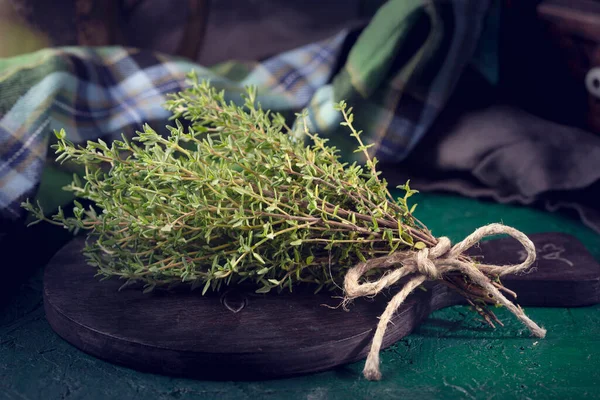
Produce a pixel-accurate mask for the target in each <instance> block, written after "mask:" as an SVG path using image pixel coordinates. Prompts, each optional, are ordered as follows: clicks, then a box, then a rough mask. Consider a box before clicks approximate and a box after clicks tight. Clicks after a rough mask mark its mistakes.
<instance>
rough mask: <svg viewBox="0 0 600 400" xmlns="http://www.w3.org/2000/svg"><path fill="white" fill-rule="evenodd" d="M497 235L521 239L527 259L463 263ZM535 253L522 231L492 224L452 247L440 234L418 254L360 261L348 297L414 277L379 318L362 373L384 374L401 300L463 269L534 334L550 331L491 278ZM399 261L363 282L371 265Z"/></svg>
mask: <svg viewBox="0 0 600 400" xmlns="http://www.w3.org/2000/svg"><path fill="white" fill-rule="evenodd" d="M498 234H507V235H509V236H512V237H513V238H515V239H516V240H518V241H519V242H520V243H521V244H522V245H523V247H524V248H525V251H526V253H527V257H526V259H525V261H523V262H522V263H520V264H515V265H491V264H474V263H473V262H465V261H464V260H465V258H464V257H462V258H461V256H462V255H463V253H464V252H465V251H466V250H467V249H469V248H470V247H472V246H474V245H475V244H476V243H478V242H479V241H480V240H481V239H483V238H484V237H486V236H492V235H498ZM535 255H536V253H535V246H534V245H533V243H532V242H531V240H529V238H528V237H527V236H525V235H524V234H523V233H522V232H520V231H518V230H516V229H514V228H511V227H509V226H504V225H501V224H490V225H487V226H484V227H481V228H479V229H476V230H475V232H473V233H472V234H471V235H469V236H467V237H466V238H465V239H464V240H463V241H462V242H459V243H457V244H456V245H454V246H452V244H451V242H450V239H448V238H447V237H440V238H438V239H437V243H436V244H435V245H434V246H433V247H431V248H423V249H421V250H419V251H417V252H416V253H415V252H412V251H405V252H396V253H393V254H390V255H388V256H383V257H378V258H375V259H372V260H368V261H365V262H361V263H359V264H357V265H356V266H354V267H353V268H351V269H350V270H349V271H348V273H347V274H346V277H345V278H344V291H345V292H346V300H347V301H348V300H352V299H354V298H357V297H362V296H375V295H376V294H377V293H379V292H381V291H382V290H383V289H385V288H387V287H390V286H392V285H393V284H395V283H396V282H398V281H399V280H400V279H402V278H403V277H405V276H408V275H412V277H411V279H409V280H408V281H407V282H406V283H405V284H404V286H403V287H402V289H401V290H400V291H399V292H398V293H397V294H396V295H395V296H394V297H393V298H392V299H391V300H390V302H389V303H388V305H387V307H386V309H385V311H384V312H383V314H381V316H380V318H379V323H378V324H377V330H376V331H375V335H374V336H373V342H372V343H371V349H370V351H369V355H368V356H367V361H366V363H365V368H364V370H363V374H364V376H365V377H366V378H367V379H369V380H379V379H381V372H380V371H379V350H380V349H381V344H382V342H383V337H384V334H385V330H386V328H387V325H388V323H389V321H390V320H391V318H392V316H393V314H394V313H395V312H396V310H397V309H398V308H399V307H400V306H401V305H402V303H403V302H404V300H405V299H406V297H407V296H408V295H409V294H410V293H411V292H412V291H413V290H414V289H415V288H417V287H418V286H419V285H421V284H422V283H423V282H425V281H426V280H439V279H442V278H443V276H444V274H447V273H449V272H454V271H459V272H461V273H463V274H464V275H466V276H468V277H469V278H470V280H471V281H473V282H474V283H475V284H477V285H479V286H481V287H482V288H483V289H485V290H486V291H487V292H488V293H489V294H490V295H491V296H492V298H493V299H494V300H495V301H496V302H497V303H498V304H501V305H503V306H505V307H506V308H507V309H508V310H509V311H511V312H512V313H513V314H514V315H515V316H516V317H517V318H518V319H519V320H520V321H521V322H522V323H523V324H524V325H525V326H527V328H529V330H530V331H531V332H532V333H533V335H535V336H537V337H540V338H543V337H544V336H545V335H546V330H545V329H543V328H541V327H539V326H538V325H537V324H536V323H535V322H533V321H532V320H531V319H529V317H527V316H526V315H525V313H524V312H523V310H522V309H521V307H518V306H516V305H515V304H513V303H512V302H511V301H509V300H508V299H507V298H506V297H505V296H504V295H503V294H502V293H501V292H500V291H499V290H498V288H496V286H494V285H493V284H492V281H491V279H490V278H489V276H502V275H506V274H514V273H517V272H524V271H525V270H527V269H528V268H529V267H530V266H531V264H533V262H534V261H535ZM398 265H399V267H397V268H395V269H392V270H391V271H389V272H387V273H385V274H383V276H381V277H380V278H379V279H378V280H376V281H373V282H363V283H360V282H359V281H360V278H361V277H362V276H363V275H364V274H365V273H366V272H367V271H369V270H371V269H376V268H377V269H387V268H391V267H394V266H398Z"/></svg>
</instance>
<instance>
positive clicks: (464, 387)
mask: <svg viewBox="0 0 600 400" xmlns="http://www.w3.org/2000/svg"><path fill="white" fill-rule="evenodd" d="M416 201H417V202H418V203H419V206H418V208H417V210H418V211H417V215H418V216H419V217H420V218H421V219H422V220H423V222H425V223H426V224H427V225H428V226H429V227H430V228H431V229H432V231H433V233H434V234H435V235H438V236H441V235H446V236H449V237H450V238H451V239H452V240H453V241H457V240H461V239H462V238H463V237H464V236H466V235H467V234H469V233H471V232H472V231H473V230H474V229H475V228H477V227H479V226H480V225H483V224H486V223H490V222H499V221H500V222H503V223H505V224H507V225H511V226H514V227H516V228H518V229H520V230H522V231H524V232H525V233H534V232H543V231H561V232H566V233H570V234H572V235H574V236H576V237H577V238H579V240H581V241H582V242H583V244H584V245H585V246H586V247H587V248H588V249H589V251H590V252H591V253H592V254H593V255H594V257H595V258H596V259H600V240H599V239H600V237H599V236H598V235H597V234H595V233H594V232H592V231H591V230H589V229H587V228H586V227H584V226H583V225H582V224H581V223H579V222H578V221H575V220H572V219H570V218H568V217H565V216H562V215H557V214H550V213H546V212H542V211H538V210H533V209H529V208H525V207H516V206H505V205H499V204H492V203H485V202H480V201H476V200H471V199H465V198H460V197H454V196H441V195H419V196H418V198H417V200H416ZM40 272H41V271H40ZM41 284H42V282H41V273H38V274H36V275H35V276H33V277H32V278H31V279H29V281H28V282H26V283H25V284H23V285H22V287H21V288H20V290H19V292H18V293H17V295H16V296H12V298H11V299H10V300H9V302H8V304H3V305H2V308H1V309H0V398H7V399H55V398H69V399H121V398H123V399H138V398H139V399H196V398H207V399H210V398H218V399H247V398H265V399H278V398H282V399H283V398H285V399H290V398H302V399H337V398H339V399H347V398H376V399H379V400H383V399H413V398H414V399H420V400H424V399H430V398H442V399H444V398H448V399H450V398H452V399H454V398H469V399H472V398H485V399H507V398H561V399H567V398H573V399H580V398H600V307H599V306H592V307H585V308H572V309H566V308H565V309H560V308H558V309H549V308H530V309H527V310H526V311H527V312H528V314H529V315H530V316H531V317H532V318H533V319H534V320H535V321H537V322H539V323H540V324H542V325H543V326H545V327H546V328H547V329H548V336H547V338H546V339H543V340H538V339H533V338H530V337H529V335H528V334H527V332H526V331H525V329H524V328H523V327H522V326H521V325H520V324H518V323H517V322H516V321H515V319H514V318H512V317H511V316H510V315H509V314H508V313H507V312H505V310H502V309H499V310H498V311H497V314H498V316H499V317H500V318H501V320H503V322H504V323H505V326H504V327H500V328H498V329H496V330H492V329H490V328H488V327H486V326H484V324H482V323H481V321H480V320H479V317H478V316H477V315H476V314H475V313H473V312H471V311H470V310H469V309H468V308H467V307H462V306H457V307H451V308H447V309H444V310H440V311H437V312H435V313H433V314H432V315H431V316H430V318H429V319H428V320H427V321H426V322H425V323H424V324H423V325H421V326H420V327H419V328H418V329H417V330H416V331H415V332H414V333H413V334H411V335H410V336H408V337H406V338H405V339H403V340H401V341H400V342H398V343H397V344H396V345H394V346H392V347H391V348H389V349H388V350H386V351H384V352H383V355H382V371H383V375H384V379H383V380H382V381H381V382H368V381H366V380H365V379H364V378H362V376H361V375H360V372H361V370H362V366H363V363H362V362H358V363H356V364H352V365H347V366H343V367H340V368H338V369H335V370H332V371H328V372H324V373H319V374H314V375H308V376H300V377H295V378H291V379H282V380H273V381H260V382H211V381H194V380H187V379H177V378H171V377H164V376H158V375H152V374H146V373H140V372H137V371H133V370H130V369H127V368H123V367H120V366H115V365H112V364H109V363H106V362H104V361H100V360H98V359H95V358H92V357H90V356H88V355H86V354H84V353H82V352H80V351H79V350H77V349H75V348H74V347H72V346H71V345H69V344H68V343H66V342H65V341H63V340H62V339H61V338H60V337H58V336H57V335H56V334H55V333H54V332H53V331H52V330H51V329H50V326H49V325H48V323H47V322H46V320H45V316H44V311H43V307H42V297H41ZM290 351H293V349H290Z"/></svg>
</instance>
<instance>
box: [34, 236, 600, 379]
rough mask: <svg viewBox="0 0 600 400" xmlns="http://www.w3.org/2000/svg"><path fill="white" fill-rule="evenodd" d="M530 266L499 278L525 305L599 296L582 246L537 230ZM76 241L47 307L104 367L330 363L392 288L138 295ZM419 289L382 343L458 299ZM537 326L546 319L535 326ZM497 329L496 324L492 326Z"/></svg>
mask: <svg viewBox="0 0 600 400" xmlns="http://www.w3.org/2000/svg"><path fill="white" fill-rule="evenodd" d="M530 238H531V239H532V241H533V242H534V243H535V245H536V249H537V252H538V259H537V261H536V263H535V265H534V267H535V270H534V271H533V272H531V273H530V274H527V275H522V276H510V275H509V276H505V277H504V278H503V282H504V284H505V286H507V287H508V288H510V289H512V290H515V291H516V292H517V293H518V296H519V297H518V303H519V304H520V305H522V306H542V307H544V306H545V307H575V306H585V305H590V304H595V303H599V302H600V265H599V264H598V263H597V262H596V261H595V260H594V258H593V257H592V256H591V255H590V254H589V252H588V251H587V250H586V249H585V248H584V247H583V245H582V244H581V243H580V242H579V241H577V239H575V238H574V237H572V236H569V235H565V234H561V233H543V234H534V235H531V236H530ZM82 247H83V239H82V238H78V239H75V240H73V241H72V242H70V243H69V244H67V245H66V246H65V247H64V248H63V249H62V250H60V251H59V252H58V253H57V254H56V256H55V257H54V258H53V259H52V260H51V262H50V263H49V265H48V266H47V269H46V272H45V278H44V306H45V310H46V315H47V318H48V321H49V322H50V325H51V326H52V328H53V329H54V330H55V331H56V332H57V333H58V334H59V335H60V336H62V337H63V338H64V339H65V340H67V341H68V342H70V343H71V344H73V345H74V346H76V347H78V348H79V349H81V350H83V351H85V352H87V353H89V354H91V355H94V356H96V357H99V358H102V359H105V360H108V361H110V362H114V363H118V364H122V365H126V366H129V367H131V368H135V369H139V370H143V371H149V372H156V373H162V374H169V375H178V376H188V377H195V378H203V379H226V380H230V379H264V378H274V377H283V376H290V375H295V374H302V373H310V372H316V371H322V370H326V369H329V368H332V367H335V366H338V365H341V364H345V363H350V362H354V361H357V360H360V359H362V358H364V357H365V356H366V353H367V351H368V349H369V345H370V342H371V337H372V335H373V333H374V330H375V327H376V325H377V321H378V320H377V318H378V316H379V315H380V314H381V313H382V312H383V310H384V308H385V306H386V304H387V302H388V301H389V299H390V298H391V296H392V295H393V294H394V293H395V291H394V289H393V288H392V289H390V290H389V291H388V292H386V293H382V294H380V295H378V296H376V297H375V298H374V299H371V300H367V299H358V300H355V301H354V303H353V304H352V306H351V307H350V310H349V311H344V310H343V309H342V308H338V309H330V308H327V307H325V306H323V304H328V305H330V306H336V305H338V304H339V299H335V298H332V294H331V293H319V294H317V295H315V294H313V291H312V288H298V289H295V290H294V292H293V293H292V294H289V293H288V294H280V295H277V294H267V295H257V294H255V293H253V292H252V291H243V290H240V289H237V290H229V291H225V292H222V293H218V294H213V295H206V296H201V295H200V291H199V290H198V291H193V292H192V291H189V290H176V291H155V292H152V293H150V294H143V293H142V292H141V290H139V289H134V288H129V289H125V290H122V291H120V292H119V291H118V288H119V287H120V286H121V285H122V283H123V281H120V280H118V279H109V280H106V281H103V282H100V281H99V279H98V278H96V277H94V275H95V272H96V270H95V269H94V268H93V267H90V266H88V265H87V264H86V262H85V259H84V257H83V256H82V254H81V250H82ZM520 250H521V247H520V245H519V244H518V242H516V241H515V240H513V239H510V238H503V239H496V240H490V241H487V242H484V243H482V244H481V246H480V248H479V249H475V250H474V251H473V252H472V254H473V255H479V256H481V255H482V256H484V257H485V261H486V263H493V264H503V263H508V262H512V263H514V262H516V261H519V257H520V253H519V252H520ZM427 286H428V290H427V291H421V290H417V291H416V292H415V293H414V294H412V295H411V296H410V297H409V298H408V299H407V301H406V302H405V303H404V304H403V305H402V307H401V308H400V309H399V311H398V312H397V313H396V314H395V316H394V318H393V320H392V322H393V323H392V324H390V326H389V327H388V329H387V331H386V336H385V340H384V344H383V347H384V348H385V347H387V346H389V345H391V344H393V343H394V342H396V341H398V340H399V339H401V338H402V337H404V336H406V335H408V334H409V333H410V332H411V331H412V330H413V329H414V328H415V327H416V326H417V325H418V324H419V323H420V322H422V321H423V320H424V319H425V318H427V316H428V315H429V314H430V313H431V312H433V311H435V310H437V309H440V308H443V307H447V306H450V305H455V304H463V299H462V298H461V297H460V296H458V295H456V294H455V293H454V292H451V291H449V290H448V289H447V287H446V286H445V285H443V284H439V283H429V284H428V285H427ZM537 322H539V323H540V324H542V325H543V322H544V321H537ZM500 329H501V328H500Z"/></svg>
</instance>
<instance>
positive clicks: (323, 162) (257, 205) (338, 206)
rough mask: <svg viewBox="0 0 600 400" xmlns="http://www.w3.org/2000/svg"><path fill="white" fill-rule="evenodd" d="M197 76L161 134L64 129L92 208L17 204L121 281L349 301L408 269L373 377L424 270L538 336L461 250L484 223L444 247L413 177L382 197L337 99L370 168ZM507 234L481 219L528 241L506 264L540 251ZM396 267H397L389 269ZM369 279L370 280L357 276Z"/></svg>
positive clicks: (480, 307)
mask: <svg viewBox="0 0 600 400" xmlns="http://www.w3.org/2000/svg"><path fill="white" fill-rule="evenodd" d="M191 79H192V83H193V84H192V86H191V87H190V89H188V90H186V91H184V92H182V93H178V94H175V95H172V96H171V98H170V100H169V102H168V103H167V107H168V108H169V109H170V110H171V111H172V112H173V114H174V115H173V119H175V126H171V127H168V128H169V132H170V133H169V135H168V136H166V137H163V136H161V135H159V134H157V133H156V132H155V131H154V130H153V129H152V128H151V127H150V126H147V125H146V126H144V130H143V132H138V133H137V136H136V137H134V138H133V140H127V139H126V138H125V137H124V136H123V140H122V141H114V142H113V143H111V144H110V145H108V144H106V143H104V142H103V141H102V140H97V141H95V142H92V141H90V142H88V143H87V145H86V146H85V147H81V146H75V145H73V144H72V143H70V142H69V141H68V140H67V139H66V134H65V132H64V131H60V132H57V133H56V135H57V137H58V139H59V140H58V144H57V145H55V146H54V147H55V149H56V153H57V154H58V157H57V160H59V161H66V160H72V161H74V162H75V163H77V164H80V165H83V166H84V167H85V176H84V180H83V181H81V180H80V179H79V178H78V177H77V176H75V177H74V180H73V182H72V184H70V185H69V186H67V187H66V188H65V189H66V190H69V191H72V192H73V193H74V194H75V195H76V196H77V197H79V198H82V199H86V200H90V201H92V202H93V204H95V206H90V207H89V208H87V209H84V207H83V206H82V205H81V204H80V203H79V202H77V201H76V202H75V208H74V210H73V211H74V217H66V216H65V215H64V213H63V211H62V210H59V212H58V214H57V215H54V216H53V217H52V218H48V217H46V216H45V215H44V213H43V211H42V209H41V207H39V205H38V206H37V207H35V206H33V205H32V204H30V203H29V202H26V203H24V204H23V206H24V207H25V208H27V209H28V210H29V211H30V212H32V213H34V214H35V216H36V217H37V220H36V222H39V221H42V220H45V221H48V222H51V223H54V224H57V225H61V226H64V227H65V228H67V229H69V230H71V231H73V232H77V231H79V230H82V229H84V230H88V237H89V238H90V239H93V240H89V241H88V242H87V244H86V248H85V250H84V253H85V255H86V257H87V260H88V262H89V264H91V265H93V266H96V267H97V268H98V272H99V274H100V275H103V276H105V277H110V276H119V277H121V278H124V279H126V282H125V284H124V286H127V285H128V284H130V283H133V282H139V281H141V282H144V283H145V284H146V290H152V289H153V288H154V287H156V286H157V285H168V284H176V283H182V282H183V283H189V284H191V285H192V286H193V287H198V286H200V287H202V288H203V291H202V293H205V292H206V291H208V290H211V289H212V290H217V289H219V288H220V287H221V286H223V285H234V284H241V283H243V282H246V283H250V284H253V285H255V287H256V291H257V292H258V293H267V292H269V291H271V290H273V289H275V288H276V289H277V290H282V289H284V288H288V289H289V290H292V289H293V286H294V284H296V283H311V284H314V285H315V288H316V290H317V291H318V290H320V289H322V288H324V287H325V288H327V289H334V288H335V287H336V286H338V287H341V285H344V289H345V291H346V294H347V298H354V297H359V296H364V295H372V294H376V293H377V292H378V291H380V290H381V289H382V288H383V287H384V286H385V287H387V286H390V285H392V284H394V283H395V282H396V281H397V280H398V279H400V277H403V276H406V275H408V274H416V276H417V277H416V278H412V280H411V281H410V282H409V283H407V286H406V287H405V289H403V290H402V291H401V292H400V293H399V294H398V295H397V296H399V297H397V298H395V299H396V300H392V302H390V306H389V307H388V308H389V310H386V313H384V315H383V316H382V319H381V321H380V326H379V327H378V333H377V334H376V337H375V340H374V343H373V346H372V350H371V354H370V355H369V359H368V361H367V364H368V368H366V369H365V374H366V375H367V376H368V377H369V378H370V379H377V378H378V377H379V370H378V367H377V366H378V358H377V354H376V353H378V351H379V346H380V345H381V341H380V339H381V337H383V332H384V331H385V326H386V325H387V321H389V318H390V317H391V314H392V313H393V312H394V311H395V309H396V308H397V307H398V306H399V304H401V303H402V301H403V299H404V298H405V297H406V295H408V293H410V291H411V290H412V288H414V287H417V286H418V285H420V284H421V283H422V282H423V281H424V280H425V279H439V280H441V281H442V282H444V283H445V284H447V285H449V286H451V287H452V288H454V289H456V290H458V291H459V292H460V293H461V294H463V295H464V296H465V297H466V298H467V299H468V301H469V302H470V303H471V304H472V305H473V306H475V308H476V310H477V311H478V312H479V313H480V314H481V315H482V316H483V317H484V318H485V319H486V321H488V323H490V325H492V326H493V322H492V321H493V320H495V321H497V319H495V316H494V315H493V313H491V311H489V310H488V308H487V307H486V306H485V304H486V301H488V302H489V301H492V302H495V303H497V304H502V305H505V306H507V307H509V309H511V311H512V312H513V313H515V315H517V317H518V318H520V319H521V320H522V321H524V323H525V324H526V325H527V326H529V327H530V329H532V331H533V332H534V333H535V334H538V335H543V333H544V332H545V331H543V330H542V329H541V328H539V327H537V325H535V323H533V321H531V320H529V319H528V318H526V316H524V314H523V312H522V310H520V308H519V309H517V308H516V307H515V306H514V305H513V304H512V303H511V302H509V301H508V300H507V299H506V298H505V297H504V296H503V295H502V294H501V293H500V291H499V290H503V291H505V292H507V293H511V292H510V291H507V290H506V289H504V288H503V287H502V285H501V284H500V282H499V280H498V277H499V276H500V275H502V273H501V272H500V269H499V268H501V267H498V266H485V265H480V266H477V267H475V263H474V262H473V260H470V259H469V258H468V257H466V256H464V255H463V254H462V252H463V251H464V250H465V249H466V248H468V247H469V246H471V245H473V244H474V243H475V242H476V241H478V240H479V239H480V238H481V236H483V235H484V234H483V233H481V234H479V236H477V237H474V238H470V239H469V238H467V239H468V240H465V241H464V242H465V243H464V244H462V243H459V245H457V246H454V248H452V249H450V247H449V241H448V240H447V239H445V238H443V239H444V240H441V239H440V240H438V239H436V238H434V237H433V236H432V235H431V233H430V232H429V231H428V230H427V228H426V227H425V226H424V225H423V224H422V223H420V222H419V221H418V220H417V219H415V218H414V217H413V215H412V214H413V211H414V206H413V207H409V205H408V199H409V198H410V196H411V195H412V194H414V193H415V191H414V190H411V189H410V188H409V186H408V183H407V184H406V185H404V186H402V187H401V188H402V189H404V191H405V195H404V197H401V198H398V199H394V198H393V197H392V196H391V195H390V192H389V191H388V188H387V182H386V181H385V180H384V179H381V178H380V176H379V175H380V173H379V172H378V171H377V169H376V165H377V160H376V159H374V158H371V157H370V156H369V151H368V148H369V146H368V145H365V144H364V143H363V142H362V141H361V132H360V131H356V130H355V128H354V127H353V125H352V122H353V115H352V109H351V108H347V106H346V104H345V103H344V102H341V103H339V104H338V105H337V109H338V110H339V112H341V113H342V114H343V117H344V122H343V123H342V125H345V126H347V127H348V130H349V133H350V134H351V135H352V136H353V137H355V138H356V140H357V149H356V151H357V152H362V153H363V154H364V158H365V160H366V163H365V165H361V164H357V163H352V164H348V163H345V162H342V160H341V158H340V156H339V154H338V151H337V150H336V149H335V148H334V147H331V146H328V145H327V140H326V139H324V138H321V137H319V136H318V135H317V134H311V133H309V132H308V131H306V132H305V133H306V135H307V136H308V137H310V139H311V145H310V146H306V145H305V144H304V143H302V142H300V141H298V140H297V139H295V138H294V137H293V135H290V134H289V133H290V129H289V128H288V127H287V126H286V123H285V120H284V118H283V117H282V116H281V115H279V114H274V113H271V112H269V111H265V110H263V109H262V108H261V107H260V105H259V104H257V102H256V90H255V89H248V90H247V93H246V95H245V102H244V104H243V105H242V106H238V105H236V104H234V103H232V102H226V101H225V99H224V93H222V92H217V91H216V90H215V89H214V88H212V87H211V86H210V85H209V84H208V83H206V82H201V83H200V82H198V80H197V79H196V77H195V76H194V75H191ZM180 119H183V120H186V121H187V126H186V127H184V125H183V124H181V123H180V122H179V120H180ZM300 120H301V119H300ZM508 229H511V228H508ZM513 231H514V230H512V231H509V232H506V231H505V230H504V229H500V228H498V227H497V226H494V227H492V226H489V228H488V229H487V230H486V232H487V233H485V234H497V233H509V234H512V235H513V236H515V237H517V238H518V240H520V241H521V242H522V243H523V244H524V246H525V247H526V249H527V250H528V253H529V256H528V258H527V260H526V262H524V263H523V264H520V265H518V266H512V267H511V268H512V269H509V270H510V271H513V272H514V271H520V270H523V269H524V268H527V267H528V266H529V265H531V263H532V262H533V260H534V257H535V251H533V248H532V247H531V246H533V245H531V246H529V244H528V243H530V242H529V241H528V239H527V238H526V237H525V236H524V235H522V234H521V233H520V232H517V233H514V234H513V233H511V232H513ZM472 236H473V235H472ZM466 242H468V243H466ZM528 246H529V247H528ZM430 252H431V253H430ZM438 253H439V254H438ZM417 255H418V256H417ZM446 255H447V256H446ZM444 257H445V258H444ZM390 267H395V268H396V270H394V272H392V273H387V271H389V270H390ZM364 276H368V277H369V279H370V281H371V283H368V284H359V282H358V281H359V279H361V278H362V277H364ZM373 281H375V282H373ZM369 285H371V286H369ZM349 289H351V290H349ZM351 292H352V293H354V294H352V293H351ZM536 329H539V331H536ZM542 331H543V332H542ZM378 335H379V339H378ZM378 340H379V343H377V341H378ZM369 363H370V367H369ZM369 368H370V370H369V371H370V372H369V371H367V369H369Z"/></svg>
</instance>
